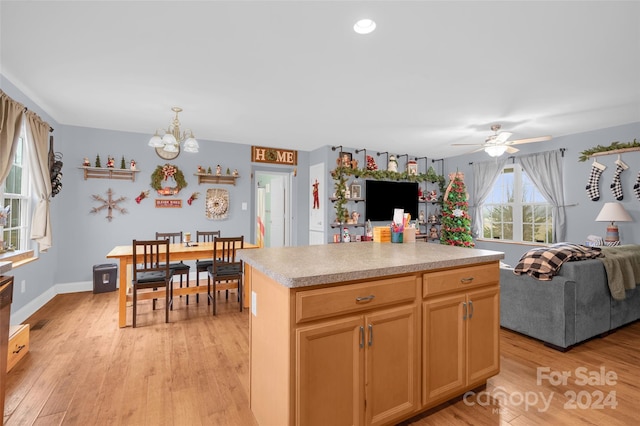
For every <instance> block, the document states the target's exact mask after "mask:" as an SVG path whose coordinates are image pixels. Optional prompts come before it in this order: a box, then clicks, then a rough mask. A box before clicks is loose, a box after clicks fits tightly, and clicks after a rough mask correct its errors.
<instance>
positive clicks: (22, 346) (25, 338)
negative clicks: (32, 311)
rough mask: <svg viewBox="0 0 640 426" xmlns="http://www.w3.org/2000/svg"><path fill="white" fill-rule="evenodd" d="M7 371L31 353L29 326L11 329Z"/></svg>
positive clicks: (15, 326)
mask: <svg viewBox="0 0 640 426" xmlns="http://www.w3.org/2000/svg"><path fill="white" fill-rule="evenodd" d="M8 352H9V353H8V356H7V371H9V370H11V369H12V368H13V367H14V366H15V365H16V364H17V363H18V361H20V360H21V359H22V358H24V356H25V355H26V354H27V352H29V324H21V325H12V326H11V327H10V329H9V346H8Z"/></svg>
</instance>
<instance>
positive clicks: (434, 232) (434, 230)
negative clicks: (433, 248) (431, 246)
mask: <svg viewBox="0 0 640 426" xmlns="http://www.w3.org/2000/svg"><path fill="white" fill-rule="evenodd" d="M429 238H433V239H434V240H437V239H438V238H440V236H439V235H438V228H436V227H435V226H432V227H431V229H429Z"/></svg>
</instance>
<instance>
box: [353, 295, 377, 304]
mask: <svg viewBox="0 0 640 426" xmlns="http://www.w3.org/2000/svg"><path fill="white" fill-rule="evenodd" d="M374 297H376V296H375V295H373V294H370V295H368V296H358V297H356V302H369V301H371V300H373V298H374Z"/></svg>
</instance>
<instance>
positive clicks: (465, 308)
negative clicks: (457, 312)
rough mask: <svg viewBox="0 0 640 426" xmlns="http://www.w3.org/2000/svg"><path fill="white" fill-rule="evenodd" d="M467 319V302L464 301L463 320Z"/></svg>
mask: <svg viewBox="0 0 640 426" xmlns="http://www.w3.org/2000/svg"><path fill="white" fill-rule="evenodd" d="M466 319H467V304H466V302H462V320H463V321H465V320H466Z"/></svg>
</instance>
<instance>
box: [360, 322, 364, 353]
mask: <svg viewBox="0 0 640 426" xmlns="http://www.w3.org/2000/svg"><path fill="white" fill-rule="evenodd" d="M362 348H364V327H363V326H360V349H362Z"/></svg>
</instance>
